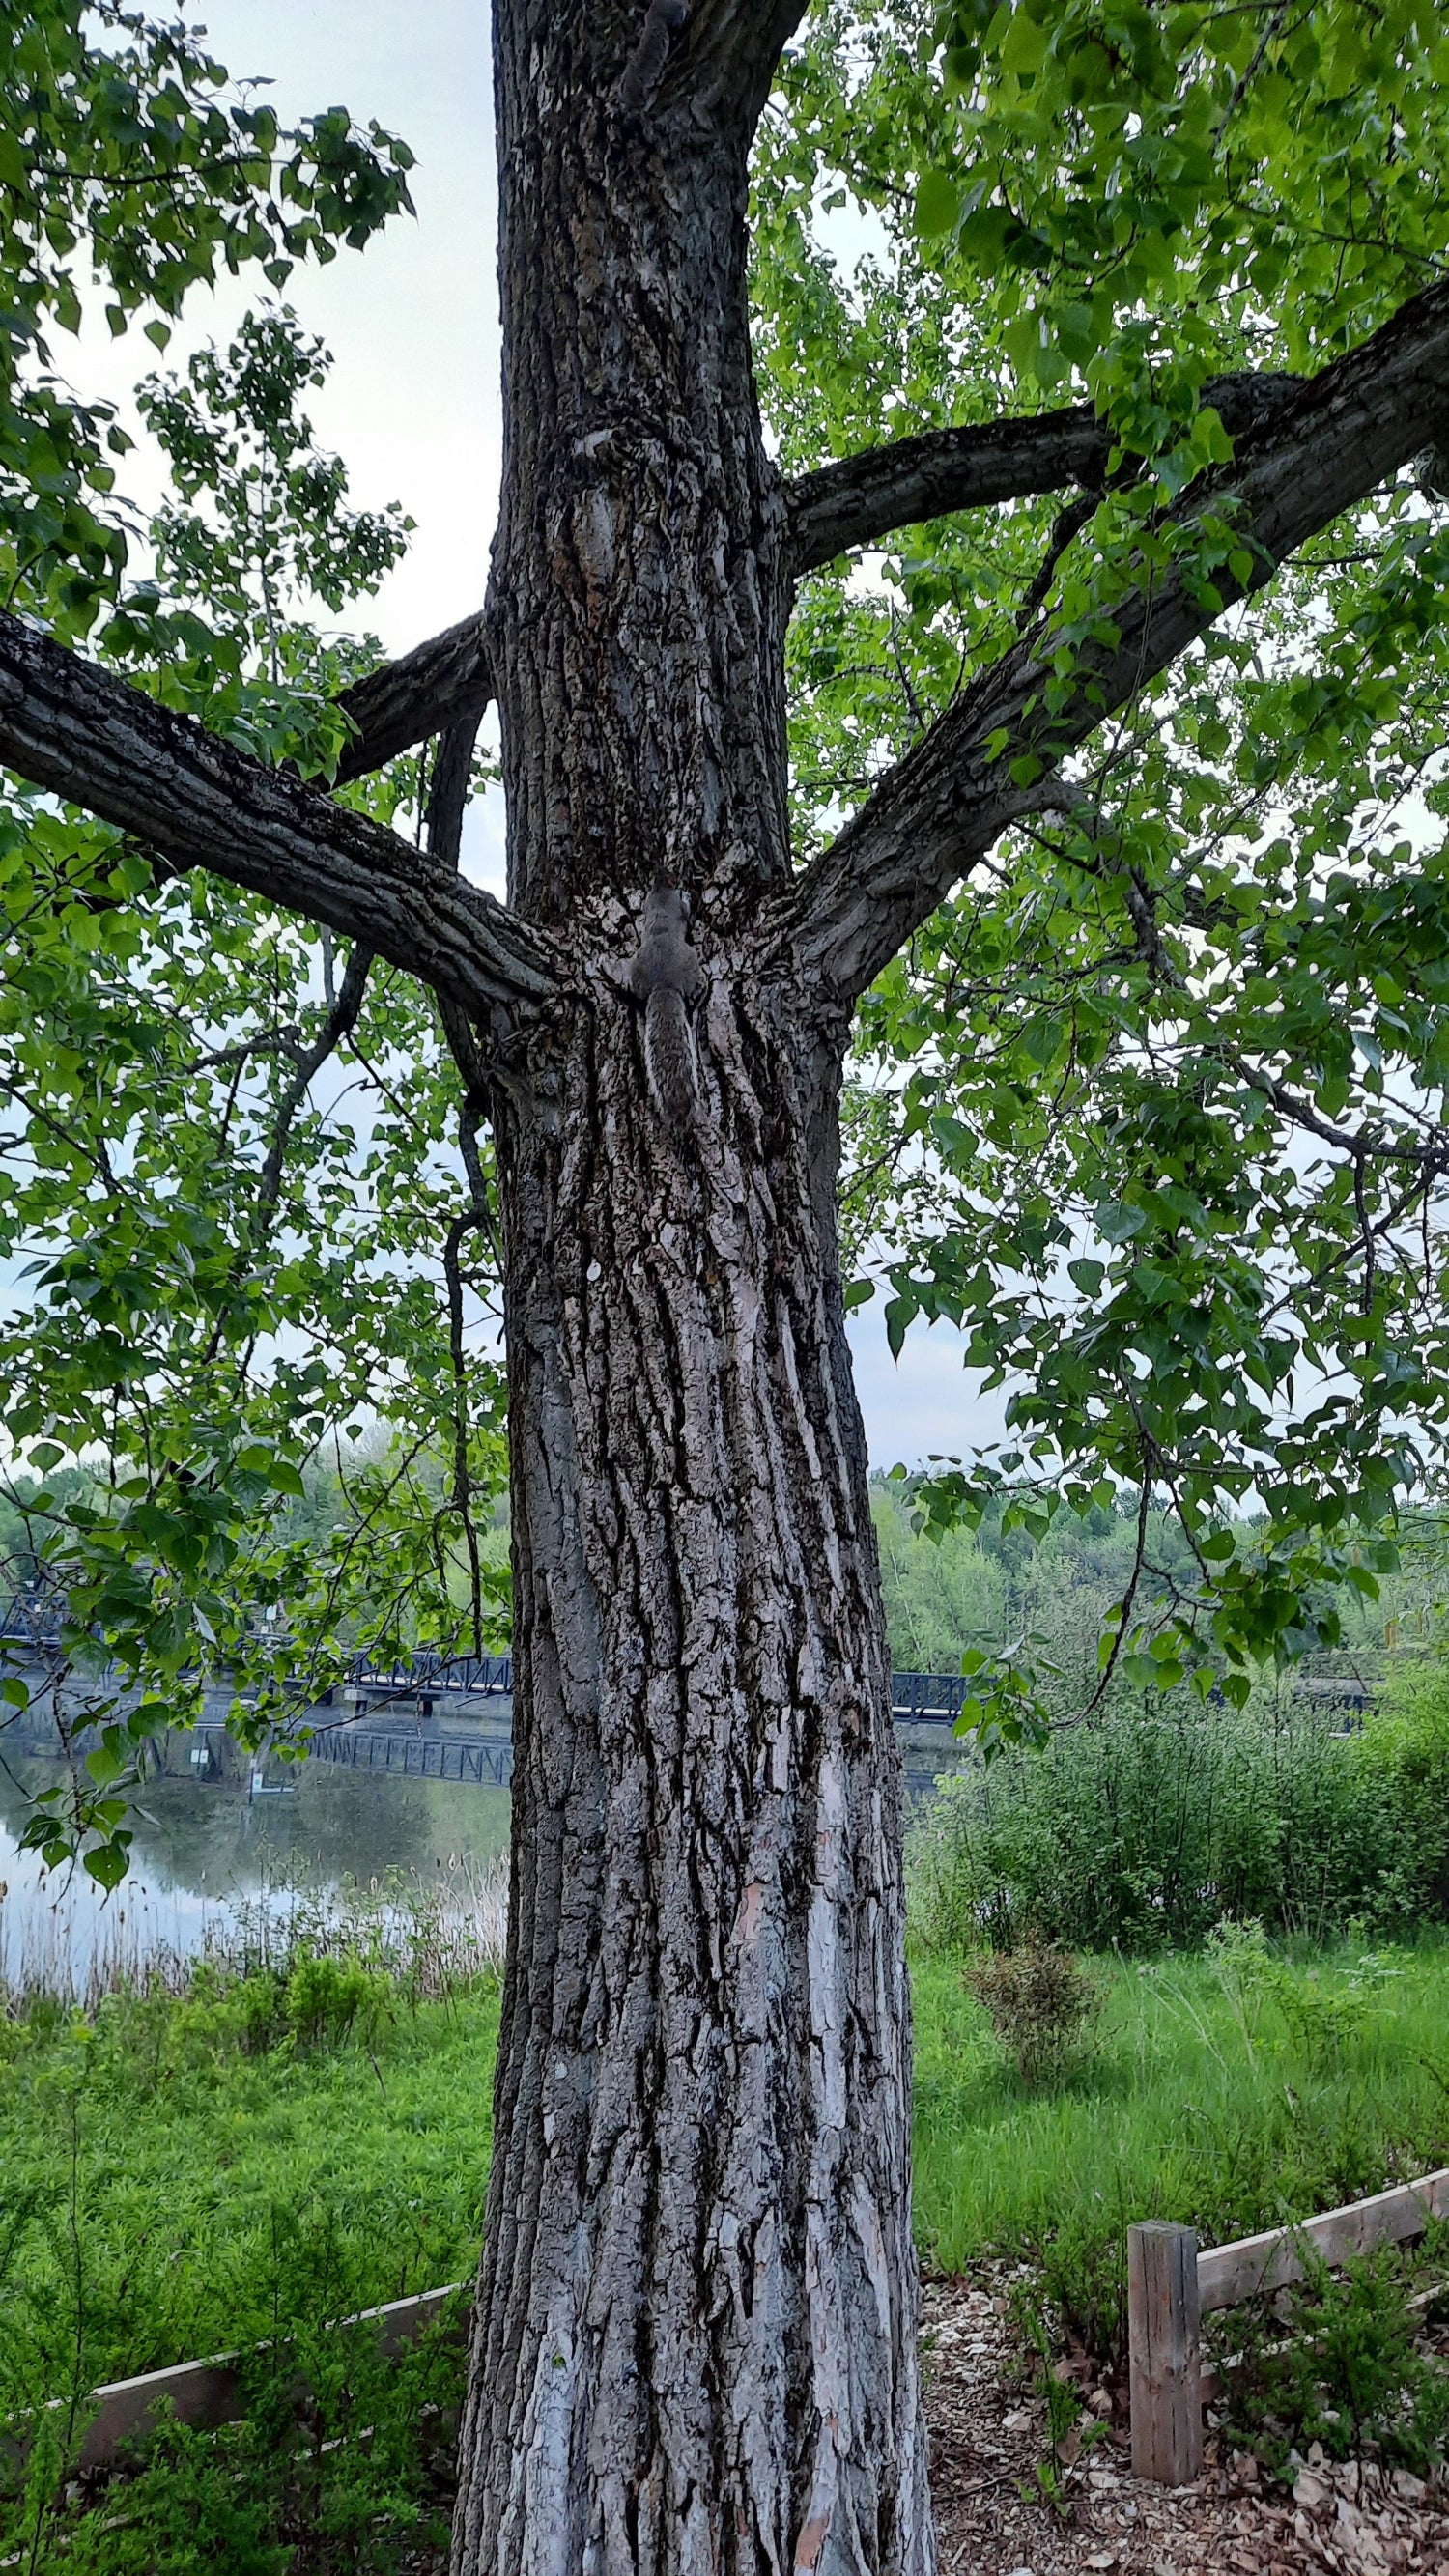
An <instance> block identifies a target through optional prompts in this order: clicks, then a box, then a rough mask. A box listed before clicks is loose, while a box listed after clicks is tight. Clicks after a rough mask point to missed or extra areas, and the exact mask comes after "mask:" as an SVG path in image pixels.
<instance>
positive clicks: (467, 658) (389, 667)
mask: <svg viewBox="0 0 1449 2576" xmlns="http://www.w3.org/2000/svg"><path fill="white" fill-rule="evenodd" d="M492 695H493V675H492V671H491V668H490V665H489V660H488V646H487V643H486V641H485V637H484V628H483V620H482V618H481V617H465V618H463V619H462V621H461V623H460V624H459V625H457V626H450V627H449V628H448V630H447V632H446V634H444V635H434V636H433V637H432V638H431V639H430V640H429V642H428V643H426V644H419V645H417V646H416V647H415V648H414V650H413V651H412V652H411V653H404V655H403V656H402V659H401V661H398V662H384V664H383V666H382V669H381V670H380V671H369V673H368V675H367V677H366V679H365V680H354V682H353V684H352V686H351V688H350V689H344V690H343V692H342V694H341V696H340V698H339V699H338V701H337V703H338V705H339V706H340V707H343V708H345V710H346V712H347V714H348V715H350V716H351V718H352V721H353V723H354V724H355V725H356V726H357V728H358V732H357V735H356V738H355V740H353V741H352V742H350V743H349V744H348V746H347V749H346V750H345V751H344V753H343V755H342V759H341V761H340V762H339V764H338V770H337V776H338V780H339V783H340V782H342V781H343V780H346V779H349V778H364V777H366V775H367V773H368V771H369V770H372V769H381V767H382V765H383V762H384V761H387V760H392V759H393V758H394V757H395V756H396V754H397V753H398V752H400V751H409V750H410V749H411V748H412V745H413V744H414V743H415V742H422V741H424V740H425V739H426V737H427V736H428V735H429V734H432V733H445V732H446V731H447V730H448V728H449V727H450V726H452V725H455V724H459V723H462V722H463V721H464V720H465V719H466V718H469V717H471V718H472V720H473V722H474V724H475V725H476V724H477V721H478V718H479V717H480V716H481V715H482V713H483V710H484V708H485V707H486V706H487V704H488V702H489V700H490V698H491V697H492Z"/></svg>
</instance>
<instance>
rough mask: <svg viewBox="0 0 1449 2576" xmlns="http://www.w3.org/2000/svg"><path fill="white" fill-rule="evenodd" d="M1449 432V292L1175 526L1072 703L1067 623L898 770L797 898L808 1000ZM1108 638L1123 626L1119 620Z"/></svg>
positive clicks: (858, 986) (1311, 398)
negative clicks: (1298, 557) (1218, 531)
mask: <svg viewBox="0 0 1449 2576" xmlns="http://www.w3.org/2000/svg"><path fill="white" fill-rule="evenodd" d="M1446 421H1449V283H1445V284H1442V285H1438V286H1432V287H1430V288H1429V289H1428V291H1427V293H1425V294H1423V295H1419V296H1416V297H1414V298H1413V300H1412V301H1411V302H1410V303H1408V304H1405V305H1404V306H1402V307H1401V308H1400V310H1399V312H1398V313H1396V314H1395V315H1394V316H1393V318H1392V320H1391V321H1389V322H1386V323H1385V324H1384V325H1383V328H1382V329H1381V330H1379V331H1377V332H1375V333H1374V335H1373V337H1372V338H1371V339H1370V340H1368V341H1366V342H1365V343H1364V345H1363V346H1362V347H1361V348H1359V349H1355V350H1353V351H1352V352H1351V353H1350V354H1349V356H1347V357H1345V358H1340V359H1338V360H1336V361H1335V363H1334V364H1333V365H1332V366H1330V367H1326V368H1325V369H1324V370H1323V372H1322V374H1321V375H1319V376H1316V377H1314V378H1312V379H1311V380H1310V381H1309V382H1307V383H1306V384H1304V385H1303V386H1302V387H1301V388H1300V390H1299V391H1298V393H1297V395H1296V397H1295V399H1294V401H1293V404H1292V406H1291V409H1289V410H1288V411H1287V412H1286V414H1284V415H1283V416H1282V417H1281V418H1280V419H1278V420H1277V421H1275V422H1273V423H1272V424H1270V425H1268V426H1266V427H1264V428H1261V429H1259V430H1257V431H1255V432H1253V433H1251V434H1250V435H1249V436H1248V437H1247V438H1246V439H1244V440H1243V441H1242V443H1241V444H1240V446H1239V448H1238V452H1237V455H1236V456H1235V458H1234V460H1233V462H1232V464H1231V465H1230V466H1225V467H1223V468H1222V469H1220V470H1219V471H1218V472H1216V473H1214V474H1211V475H1206V476H1204V477H1203V478H1202V480H1201V481H1200V482H1198V483H1196V484H1194V485H1193V486H1192V487H1191V488H1190V489H1189V490H1188V491H1187V492H1186V493H1185V494H1184V495H1183V497H1182V500H1181V502H1180V504H1179V505H1178V508H1177V509H1176V510H1175V511H1174V512H1173V513H1172V514H1171V515H1170V516H1165V517H1164V518H1163V519H1162V520H1161V521H1159V523H1158V526H1157V531H1156V533H1157V535H1158V537H1159V538H1163V539H1170V538H1171V536H1172V534H1173V531H1174V530H1176V531H1178V532H1180V534H1181V535H1182V537H1183V538H1184V540H1186V541H1187V556H1186V559H1185V560H1184V562H1183V564H1182V566H1181V568H1180V569H1178V570H1173V571H1169V572H1168V573H1166V574H1159V575H1157V576H1155V577H1154V578H1153V579H1151V580H1146V579H1144V582H1143V585H1142V587H1141V588H1140V589H1139V590H1137V591H1136V592H1134V593H1132V594H1130V595H1129V596H1128V597H1127V598H1126V599H1125V600H1122V601H1118V602H1115V603H1114V604H1113V607H1112V611H1111V625H1110V627H1109V628H1108V630H1107V631H1108V635H1109V636H1111V635H1112V634H1113V633H1115V640H1106V641H1102V642H1099V643H1084V644H1079V645H1077V646H1076V647H1075V656H1074V661H1073V665H1072V673H1071V680H1070V685H1069V687H1068V689H1067V693H1066V695H1065V697H1063V696H1062V688H1063V680H1062V674H1061V671H1060V669H1059V666H1058V655H1059V649H1060V642H1061V639H1060V638H1059V637H1057V636H1055V635H1054V633H1053V630H1052V627H1051V624H1050V622H1049V621H1048V623H1047V624H1046V625H1045V626H1044V627H1039V628H1038V629H1037V630H1036V632H1035V633H1034V634H1033V635H1031V636H1029V637H1026V638H1024V639H1023V641H1022V642H1021V643H1020V644H1018V645H1017V646H1015V647H1014V648H1013V649H1012V650H1011V651H1010V652H1008V653H1006V654H1004V655H1003V657H1002V659H1001V660H1000V661H999V662H997V663H995V664H994V665H993V666H992V668H991V669H990V670H987V671H984V672H982V674H981V675H980V677H979V678H978V679H977V680H976V681H975V682H974V683H973V685H972V686H971V687H970V688H969V689H967V690H966V691H965V693H964V694H963V696H962V697H961V698H960V699H959V700H958V701H957V703H956V705H955V706H954V707H952V708H951V709H950V710H949V711H948V713H947V714H945V715H944V716H942V717H941V718H940V719H939V720H938V722H937V723H936V724H934V725H933V726H932V728H931V730H930V732H929V733H927V734H926V735H924V736H923V738H922V739H921V741H920V742H918V743H917V744H916V746H915V748H914V750H912V751H910V752H909V753H907V755H906V757H905V759H904V760H902V761H900V762H899V763H898V764H897V766H896V767H895V768H894V769H892V770H890V771H889V772H888V773H887V775H886V776H885V777H884V778H883V779H882V781H881V783H880V785H879V786H878V787H877V788H876V790H875V792H874V794H873V795H872V796H870V797H869V798H868V800H867V802H866V803H865V804H864V805H863V806H862V807H861V809H860V811H859V813H858V814H857V815H855V817H854V818H853V820H852V821H851V822H849V823H848V824H847V825H846V827H845V829H844V831H843V832H841V834H840V835H839V837H838V839H837V840H836V841H835V842H833V843H832V845H831V847H830V848H829V849H828V850H826V851H825V852H823V853H822V855H821V857H820V858H819V859H817V860H816V861H815V862H814V864H813V866H811V867H809V868H807V869H806V870H805V872H804V874H803V876H802V877H801V878H800V880H799V881H798V883H797V885H796V886H795V888H794V889H793V891H792V895H791V897H790V899H789V908H788V913H787V932H786V935H787V936H788V937H789V938H790V939H791V941H792V944H793V947H794V951H795V954H796V957H797V959H798V962H799V966H800V969H801V972H802V974H803V976H804V978H805V981H806V984H807V987H808V988H809V989H812V990H819V991H821V992H822V993H823V994H825V995H827V996H829V997H830V999H831V1001H832V1002H833V1003H841V1002H845V1003H848V1002H851V1001H853V1000H854V999H855V998H856V997H857V996H858V995H859V994H861V993H863V992H864V991H865V989H866V987H867V986H868V985H869V984H870V983H871V982H872V981H873V980H874V978H875V977H876V976H877V975H878V974H879V973H880V971H881V969H882V968H883V967H884V966H885V965H887V964H888V962H889V961H890V959H891V958H892V957H893V956H895V955H896V953H897V951H898V950H899V949H900V948H901V947H903V946H904V944H905V942H906V941H907V940H908V939H909V938H910V936H911V934H912V932H913V931H915V930H916V929H917V928H918V927H919V926H920V924H921V923H922V922H923V921H925V920H926V919H927V918H928V917H929V915H930V914H931V913H932V912H933V911H934V910H935V908H936V906H937V904H938V903H941V902H942V901H944V899H945V897H946V895H947V894H949V892H950V890H951V888H952V886H953V885H955V884H956V883H957V882H958V880H959V879H960V878H961V877H962V876H964V875H965V873H966V871H967V869H968V868H970V867H971V866H972V865H973V863H974V862H975V861H976V860H977V859H979V858H981V857H982V856H984V854H985V852H986V851H987V850H989V849H990V847H991V845H992V843H993V842H994V841H995V840H997V839H998V838H999V836H1000V834H1001V833H1002V832H1003V831H1004V830H1005V829H1006V827H1007V825H1008V824H1009V823H1011V822H1013V821H1014V820H1015V819H1016V818H1017V817H1018V816H1019V815H1022V814H1025V813H1028V812H1032V811H1037V812H1040V811H1042V810H1044V809H1046V808H1048V807H1049V806H1050V804H1051V803H1052V801H1053V800H1052V793H1051V782H1050V777H1049V776H1048V778H1047V780H1046V782H1045V784H1044V783H1043V782H1042V780H1041V778H1040V777H1038V778H1037V779H1036V780H1035V782H1034V783H1033V784H1030V785H1027V784H1022V783H1020V782H1018V781H1017V780H1015V779H1013V776H1012V767H1013V763H1014V762H1019V761H1020V760H1021V759H1022V756H1023V754H1031V755H1033V756H1034V760H1035V762H1036V763H1037V764H1039V765H1042V766H1044V767H1045V768H1046V769H1047V771H1048V772H1050V770H1051V769H1052V768H1053V767H1054V766H1055V765H1056V764H1057V763H1058V762H1059V761H1060V760H1061V759H1062V758H1063V757H1064V756H1065V755H1066V754H1067V753H1068V752H1069V751H1071V750H1072V749H1073V748H1074V747H1075V746H1076V745H1077V744H1078V743H1080V742H1082V741H1084V740H1085V738H1086V737H1087V735H1089V734H1090V733H1092V732H1093V731H1094V730H1095V729H1096V727H1097V726H1098V725H1100V724H1101V723H1102V722H1103V721H1104V719H1105V718H1106V717H1108V716H1110V715H1111V714H1113V713H1114V712H1115V711H1116V710H1117V709H1118V708H1120V707H1123V706H1125V705H1127V704H1128V703H1129V701H1130V700H1131V699H1132V698H1133V697H1134V696H1135V695H1136V693H1137V691H1138V690H1139V689H1141V688H1142V687H1144V686H1145V685H1146V683H1147V682H1148V681H1150V680H1152V679H1154V678H1155V677H1156V676H1157V674H1158V673H1159V672H1161V671H1163V670H1165V669H1166V668H1167V667H1168V665H1169V664H1170V663H1171V662H1173V661H1175V660H1176V658H1177V657H1178V655H1179V654H1180V653H1182V652H1183V651H1185V649H1186V648H1187V646H1188V645H1190V644H1191V643H1192V642H1193V641H1194V640H1195V639H1196V638H1197V637H1198V636H1199V635H1201V634H1203V633H1204V632H1205V631H1206V629H1207V628H1208V627H1209V626H1211V625H1212V624H1213V623H1214V622H1215V620H1216V618H1217V617H1218V616H1220V615H1221V613H1222V612H1223V610H1224V609H1226V608H1228V607H1230V606H1232V605H1233V604H1234V603H1235V602H1237V601H1238V600H1240V599H1242V598H1244V597H1245V596H1247V595H1249V594H1250V593H1252V592H1254V591H1257V590H1259V589H1261V588H1262V587H1263V586H1264V584H1265V583H1266V582H1268V581H1270V580H1271V579H1272V577H1273V575H1274V573H1275V572H1276V571H1277V569H1278V567H1279V566H1280V565H1281V564H1283V563H1285V562H1286V561H1287V559H1288V558H1289V556H1290V555H1292V554H1293V553H1294V552H1295V551H1296V550H1297V548H1298V547H1300V546H1302V545H1304V544H1305V543H1306V542H1307V541H1308V539H1309V538H1311V537H1313V536H1316V535H1317V534H1318V533H1319V531H1320V530H1321V529H1324V528H1326V527H1328V526H1330V525H1331V523H1332V522H1333V520H1335V519H1336V518H1338V517H1339V516H1340V514H1341V513H1342V512H1343V511H1345V510H1348V509H1351V508H1353V506H1354V505H1355V504H1356V503H1358V502H1361V501H1365V500H1367V499H1368V498H1369V497H1370V495H1371V494H1373V493H1374V492H1376V491H1379V490H1380V489H1381V488H1382V486H1383V485H1384V484H1385V483H1386V482H1388V481H1389V480H1390V479H1391V477H1392V476H1393V475H1394V474H1396V473H1397V472H1399V471H1400V469H1401V468H1402V467H1403V466H1405V465H1407V464H1408V463H1409V462H1410V461H1411V460H1412V458H1413V457H1414V456H1415V455H1416V454H1417V453H1418V451H1419V450H1420V449H1421V448H1422V447H1423V446H1424V444H1425V440H1426V438H1429V437H1435V436H1442V435H1443V433H1444V427H1445V424H1446ZM1214 518H1215V519H1217V520H1218V521H1220V522H1222V523H1224V525H1225V526H1230V527H1231V530H1232V538H1231V543H1232V545H1233V546H1234V547H1235V548H1239V549H1241V550H1242V551H1243V552H1245V553H1246V554H1248V556H1249V557H1250V558H1251V562H1252V567H1253V568H1252V571H1251V573H1250V575H1249V577H1248V579H1247V580H1246V581H1239V580H1238V579H1237V578H1236V577H1235V576H1234V575H1233V573H1232V572H1231V571H1230V568H1229V566H1228V564H1227V562H1226V561H1216V562H1215V563H1214V565H1213V568H1212V572H1211V586H1209V583H1208V581H1207V580H1206V579H1205V577H1204V575H1203V573H1202V571H1201V569H1200V567H1198V566H1197V565H1196V564H1195V562H1194V560H1193V553H1192V543H1191V541H1192V538H1193V536H1194V533H1195V532H1197V531H1200V530H1201V529H1202V526H1203V523H1204V521H1206V520H1209V519H1214ZM1103 624H1104V626H1105V625H1106V620H1105V619H1104V620H1103Z"/></svg>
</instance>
